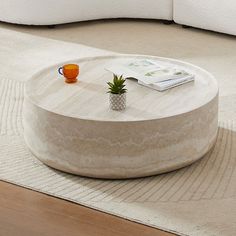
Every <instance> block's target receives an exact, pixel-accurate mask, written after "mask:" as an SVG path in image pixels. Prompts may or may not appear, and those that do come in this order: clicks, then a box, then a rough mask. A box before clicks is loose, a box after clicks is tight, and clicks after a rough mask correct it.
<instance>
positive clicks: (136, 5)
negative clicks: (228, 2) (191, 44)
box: [0, 0, 173, 25]
mask: <svg viewBox="0 0 236 236" xmlns="http://www.w3.org/2000/svg"><path fill="white" fill-rule="evenodd" d="M122 17H129V18H151V19H164V20H172V19H173V0H37V1H35V0H0V21H5V22H11V23H17V24H26V25H54V24H62V23H69V22H76V21H84V20H94V19H105V18H122Z"/></svg>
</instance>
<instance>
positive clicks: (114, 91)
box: [107, 74, 127, 111]
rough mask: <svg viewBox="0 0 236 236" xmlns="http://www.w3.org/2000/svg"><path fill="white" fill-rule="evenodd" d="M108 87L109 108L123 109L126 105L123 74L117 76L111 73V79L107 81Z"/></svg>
mask: <svg viewBox="0 0 236 236" xmlns="http://www.w3.org/2000/svg"><path fill="white" fill-rule="evenodd" d="M107 84H108V86H109V88H108V93H109V94H110V98H109V101H110V108H111V109H112V110H117V111H119V110H124V109H125V107H126V92H127V89H126V88H125V79H123V76H122V75H121V76H117V75H115V74H113V81H112V82H107Z"/></svg>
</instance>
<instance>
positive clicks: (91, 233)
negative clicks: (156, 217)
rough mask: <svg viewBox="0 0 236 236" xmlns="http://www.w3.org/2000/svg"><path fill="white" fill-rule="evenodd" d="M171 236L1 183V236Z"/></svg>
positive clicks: (171, 235)
mask: <svg viewBox="0 0 236 236" xmlns="http://www.w3.org/2000/svg"><path fill="white" fill-rule="evenodd" d="M28 235H30V236H38V235H40V236H49V235H50V236H54V235H56V236H62V235H63V236H74V235H76V236H83V235H85V236H95V235H96V236H100V235H101V236H113V235H115V236H133V235H135V236H136V235H141V236H173V234H170V233H166V232H163V231H160V230H157V229H154V228H151V227H148V226H144V225H141V224H137V223H134V222H131V221H128V220H124V219H121V218H119V217H116V216H111V215H109V214H105V213H102V212H99V211H96V210H92V209H89V208H86V207H83V206H81V205H78V204H74V203H70V202H68V201H64V200H61V199H57V198H54V197H50V196H47V195H45V194H42V193H38V192H35V191H31V190H28V189H24V188H21V187H18V186H15V185H12V184H8V183H5V182H2V181H0V236H28Z"/></svg>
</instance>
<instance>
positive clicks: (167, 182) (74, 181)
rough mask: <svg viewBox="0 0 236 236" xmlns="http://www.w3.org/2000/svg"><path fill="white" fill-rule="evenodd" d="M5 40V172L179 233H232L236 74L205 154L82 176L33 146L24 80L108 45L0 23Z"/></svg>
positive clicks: (1, 142) (0, 135)
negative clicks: (178, 165)
mask: <svg viewBox="0 0 236 236" xmlns="http://www.w3.org/2000/svg"><path fill="white" fill-rule="evenodd" d="M0 40H1V45H0V62H1V67H0V96H1V99H0V122H1V123H0V179H2V180H5V181H8V182H12V183H15V184H17V185H21V186H25V187H27V188H30V189H34V190H37V191H40V192H44V193H47V194H50V195H53V196H57V197H60V198H64V199H68V200H70V201H73V202H76V203H80V204H83V205H86V206H89V207H92V208H95V209H99V210H101V211H105V212H109V213H111V214H114V215H118V216H121V217H123V218H128V219H131V220H134V221H137V222H141V223H143V224H147V225H151V226H154V227H158V228H161V229H165V230H167V231H170V232H176V233H178V234H180V235H193V236H195V235H196V236H204V235H210V236H216V235H217V236H219V235H227V236H233V235H235V232H236V184H235V183H236V158H235V157H236V156H235V153H236V125H235V124H234V121H227V120H228V119H226V118H229V117H230V118H232V117H234V114H235V107H234V104H235V103H234V101H235V94H233V90H231V89H232V87H234V84H235V81H232V83H231V84H230V82H229V81H228V87H227V86H226V85H225V87H223V90H225V91H223V92H224V93H225V94H227V97H221V98H220V100H221V104H224V105H223V106H222V105H221V110H220V117H221V120H222V121H221V122H220V129H219V133H218V138H217V143H216V145H215V147H214V148H213V150H212V151H211V152H210V153H208V154H207V155H206V156H205V157H204V158H203V159H202V160H200V161H198V162H197V163H195V164H193V165H191V166H189V167H187V168H184V169H181V170H179V171H175V172H172V173H169V174H164V175H159V176H154V177H149V178H142V179H135V180H122V181H121V180H119V181H108V180H94V179H89V178H82V177H77V176H73V175H69V174H65V173H62V172H59V171H55V170H53V169H51V168H48V167H46V166H45V165H43V164H42V163H40V162H39V161H38V160H37V159H36V158H35V157H34V156H33V155H32V154H31V153H30V152H29V151H28V149H27V147H26V146H25V143H24V140H23V137H22V131H23V127H22V122H21V118H22V104H23V92H24V83H25V81H26V80H27V79H29V78H30V76H31V75H32V73H34V72H35V71H37V70H38V69H40V68H42V67H44V66H48V64H53V63H56V62H59V61H62V60H67V59H70V58H76V57H77V58H78V57H81V56H90V55H94V54H96V55H99V54H104V53H107V52H104V51H101V50H96V49H92V48H89V47H84V46H81V45H77V44H70V43H65V42H59V41H53V40H48V39H43V38H37V37H33V36H30V35H24V34H18V33H16V32H14V31H7V30H0ZM233 56H234V55H233ZM225 59H226V60H227V57H226V58H225ZM211 63H213V62H210V63H209V64H211ZM221 66H222V67H224V66H225V65H224V64H222V65H221ZM227 66H228V65H226V66H225V67H226V68H227ZM222 70H223V69H222ZM232 70H233V69H232ZM227 78H228V77H227V75H226V77H221V78H220V80H219V82H220V84H223V83H224V81H227ZM225 88H227V89H225ZM229 91H230V92H229ZM229 101H230V102H229ZM226 107H227V109H226ZM228 111H229V113H228ZM228 114H229V115H228ZM231 116H232V117H231ZM222 117H223V118H224V119H222Z"/></svg>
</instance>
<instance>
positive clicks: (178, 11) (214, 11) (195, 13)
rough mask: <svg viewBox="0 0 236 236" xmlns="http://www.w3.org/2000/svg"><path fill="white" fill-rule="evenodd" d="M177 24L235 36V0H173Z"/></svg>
mask: <svg viewBox="0 0 236 236" xmlns="http://www.w3.org/2000/svg"><path fill="white" fill-rule="evenodd" d="M173 14H174V16H173V18H174V21H175V22H176V23H178V24H182V25H189V26H194V27H197V28H202V29H208V30H213V31H218V32H222V33H227V34H232V35H236V0H174V8H173Z"/></svg>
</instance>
